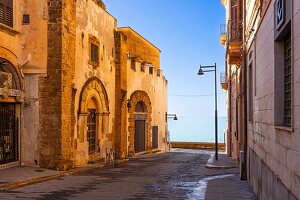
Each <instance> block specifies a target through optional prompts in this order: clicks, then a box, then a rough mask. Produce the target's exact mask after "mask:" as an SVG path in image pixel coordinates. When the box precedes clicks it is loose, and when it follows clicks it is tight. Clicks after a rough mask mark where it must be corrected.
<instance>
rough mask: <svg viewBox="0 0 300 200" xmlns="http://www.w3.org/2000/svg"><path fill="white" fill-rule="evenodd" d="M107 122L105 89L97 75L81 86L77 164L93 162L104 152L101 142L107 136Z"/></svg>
mask: <svg viewBox="0 0 300 200" xmlns="http://www.w3.org/2000/svg"><path fill="white" fill-rule="evenodd" d="M108 122H109V103H108V97H107V93H106V90H105V88H104V86H103V84H102V82H101V81H100V80H99V79H98V78H97V77H92V78H90V79H89V80H88V81H87V82H86V83H85V85H84V86H83V88H82V91H81V94H80V99H79V110H78V129H77V138H78V145H77V152H80V153H78V154H77V155H80V156H78V157H77V158H76V160H77V161H76V162H77V164H85V163H87V162H93V161H95V160H97V159H99V157H100V155H103V154H104V152H105V151H103V148H101V144H102V143H103V141H102V140H104V138H105V137H106V136H107V132H108Z"/></svg>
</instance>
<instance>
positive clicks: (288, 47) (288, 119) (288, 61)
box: [284, 34, 292, 126]
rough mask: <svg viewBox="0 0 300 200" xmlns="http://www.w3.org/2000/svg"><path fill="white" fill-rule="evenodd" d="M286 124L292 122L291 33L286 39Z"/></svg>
mask: <svg viewBox="0 0 300 200" xmlns="http://www.w3.org/2000/svg"><path fill="white" fill-rule="evenodd" d="M284 124H285V125H286V126H291V124H292V69H291V34H288V35H287V36H286V37H285V39H284Z"/></svg>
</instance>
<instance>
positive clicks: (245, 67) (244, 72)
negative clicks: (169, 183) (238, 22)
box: [242, 0, 248, 180]
mask: <svg viewBox="0 0 300 200" xmlns="http://www.w3.org/2000/svg"><path fill="white" fill-rule="evenodd" d="M246 55H247V54H246V0H243V68H242V69H243V79H244V81H243V84H244V85H243V86H244V87H243V95H244V98H243V100H244V109H243V110H244V163H243V168H242V170H243V171H242V179H243V180H247V148H248V147H247V146H248V138H247V137H248V118H247V114H248V112H247V59H246Z"/></svg>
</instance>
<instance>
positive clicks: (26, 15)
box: [22, 14, 30, 24]
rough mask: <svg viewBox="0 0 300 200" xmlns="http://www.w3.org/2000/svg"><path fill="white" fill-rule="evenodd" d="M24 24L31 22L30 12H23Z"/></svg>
mask: <svg viewBox="0 0 300 200" xmlns="http://www.w3.org/2000/svg"><path fill="white" fill-rule="evenodd" d="M22 23H23V24H29V23H30V17H29V15H28V14H23V20H22Z"/></svg>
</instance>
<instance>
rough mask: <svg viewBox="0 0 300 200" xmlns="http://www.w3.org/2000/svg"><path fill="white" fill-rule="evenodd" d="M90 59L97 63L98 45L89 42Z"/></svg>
mask: <svg viewBox="0 0 300 200" xmlns="http://www.w3.org/2000/svg"><path fill="white" fill-rule="evenodd" d="M91 61H92V62H94V63H96V64H98V63H99V47H98V46H97V45H95V44H93V43H91Z"/></svg>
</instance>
